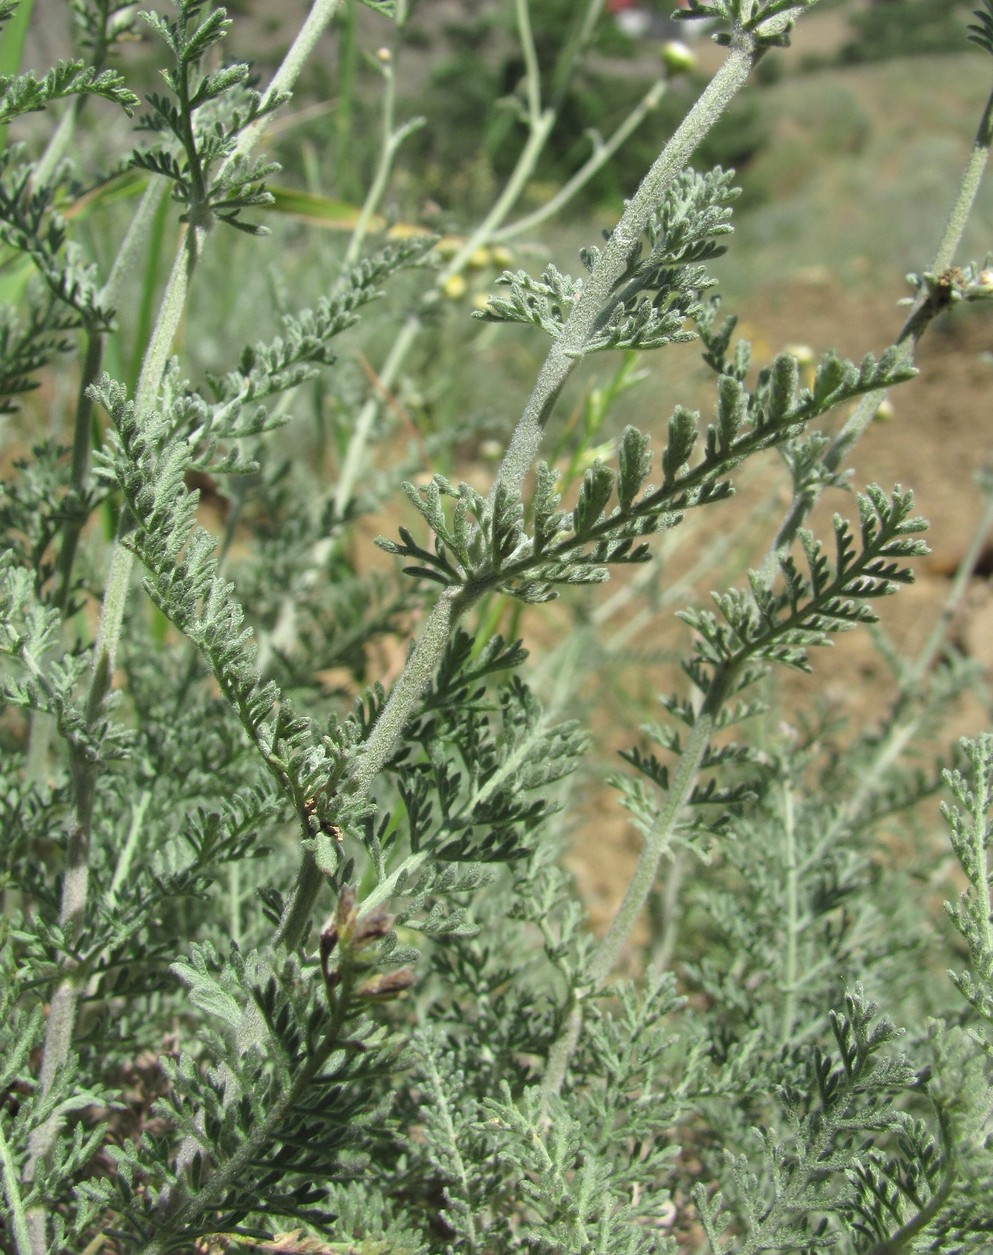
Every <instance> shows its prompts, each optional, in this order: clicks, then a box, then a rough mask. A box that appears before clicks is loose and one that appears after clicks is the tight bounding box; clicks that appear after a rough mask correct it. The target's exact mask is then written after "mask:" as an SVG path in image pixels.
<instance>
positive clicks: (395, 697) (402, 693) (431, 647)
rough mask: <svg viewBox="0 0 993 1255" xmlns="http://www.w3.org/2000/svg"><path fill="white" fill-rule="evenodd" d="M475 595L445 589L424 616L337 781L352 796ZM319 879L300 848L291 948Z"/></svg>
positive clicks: (386, 750)
mask: <svg viewBox="0 0 993 1255" xmlns="http://www.w3.org/2000/svg"><path fill="white" fill-rule="evenodd" d="M474 600H475V598H474V597H473V595H472V594H470V593H467V592H466V591H465V590H463V589H459V588H446V589H445V591H444V592H443V593H442V594H441V596H440V597H439V598H438V600H437V602H436V603H435V606H434V609H433V610H432V611H431V613H430V614H429V615H428V617H427V618H426V619H425V620H424V624H423V626H422V628H421V632H420V635H419V636H418V638H417V642H416V644H415V645H414V648H413V650H412V651H411V654H410V657H409V658H408V659H407V665H406V666H405V667H404V669H403V671H402V673H401V675H400V678H399V679H398V680H397V682H396V684H394V686H393V689H392V691H391V693H390V696H389V700H388V701H387V703H386V705H385V706H384V707H383V710H382V713H381V714H380V716H379V718H378V719H377V720H376V723H375V726H374V727H373V729H372V732H371V733H370V734H369V739H368V740H367V741H366V742H365V744H364V745H363V746H362V748H361V750H360V751H359V753H358V755H357V757H356V759H355V762H354V763H353V765H352V768H351V770H350V772H349V774H348V778H347V781H346V782H345V784H343V785H342V788H343V789H345V790H347V791H348V793H349V794H350V795H351V796H352V797H354V798H357V799H362V800H365V799H366V798H368V797H369V796H370V795H371V793H372V787H373V785H374V783H375V781H376V778H377V776H378V775H379V773H380V772H381V771H382V769H383V767H384V766H385V765H386V763H387V762H388V761H389V760H390V758H391V757H392V756H393V754H394V753H395V752H396V750H397V748H398V746H399V745H400V742H401V740H402V737H403V730H404V728H405V727H406V726H407V723H408V721H409V720H410V718H411V717H412V716H413V714H414V713H415V712H416V710H417V706H418V703H419V702H420V699H421V697H422V696H423V694H424V692H425V690H426V689H427V687H428V685H429V684H430V683H431V681H432V679H433V678H434V674H435V671H436V670H437V666H438V663H439V662H440V660H441V656H442V654H443V653H444V652H445V647H446V645H447V644H448V638H449V637H450V635H451V633H452V630H453V629H454V627H455V624H456V623H457V622H458V620H459V618H460V617H461V616H462V615H463V614H464V613H465V612H466V610H467V609H468V608H469V607H470V606H471V605H472V603H473V601H474ZM323 883H324V878H323V876H322V875H321V872H320V869H319V868H318V866H317V861H316V859H315V858H314V856H313V854H312V853H310V851H305V852H304V857H303V859H302V860H301V865H300V870H299V871H298V873H297V879H296V884H295V885H294V887H293V893H292V895H291V896H290V900H289V902H288V903H287V906H286V911H285V912H284V914H283V918H282V919H281V920H280V924H279V929H278V930H277V934H276V940H277V942H282V943H283V944H284V945H286V946H287V947H289V948H290V949H291V950H293V949H296V948H297V947H299V946H301V945H303V944H304V942H305V941H306V937H307V933H308V931H309V929H310V922H311V912H312V910H313V906H314V901H315V899H316V897H317V894H318V892H319V891H320V888H321V885H322V884H323Z"/></svg>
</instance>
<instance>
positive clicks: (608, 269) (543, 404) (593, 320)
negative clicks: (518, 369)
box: [489, 33, 760, 507]
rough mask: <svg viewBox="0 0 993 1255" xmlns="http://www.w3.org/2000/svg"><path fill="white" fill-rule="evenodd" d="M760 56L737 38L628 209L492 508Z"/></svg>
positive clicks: (558, 351)
mask: <svg viewBox="0 0 993 1255" xmlns="http://www.w3.org/2000/svg"><path fill="white" fill-rule="evenodd" d="M759 55H760V50H759V48H758V46H757V42H756V40H755V37H754V36H752V35H751V34H748V33H741V34H739V35H738V36H737V37H736V39H735V41H734V44H733V46H732V48H731V50H730V52H729V53H728V56H727V57H726V58H725V60H724V63H723V65H722V66H721V68H720V69H719V70H718V71H717V73H716V74H715V75H714V77H713V79H711V81H710V83H709V85H708V86H707V88H706V89H705V91H704V92H703V93H702V95H701V96H700V98H699V99H698V100H697V102H696V104H695V105H694V106H693V108H692V109H691V110H690V111H689V113H688V114H687V115H686V117H685V119H684V120H683V122H682V124H681V125H680V127H679V129H678V130H677V131H676V133H675V135H673V137H672V139H671V140H670V141H669V143H668V144H667V145H666V146H665V148H664V149H663V151H662V152H661V154H660V155H659V157H658V159H657V160H656V162H655V164H654V165H653V166H652V168H651V170H650V171H649V172H648V174H647V175H646V177H645V179H644V180H643V182H642V184H641V186H640V187H639V188H638V190H637V192H636V193H635V194H634V196H633V197H632V198H631V200H630V201H628V204H627V207H626V208H625V210H624V213H623V214H622V215H621V219H620V221H619V222H618V224H617V227H616V228H615V230H614V232H613V233H612V235H611V237H610V239H609V240H608V241H607V244H606V246H605V247H604V249H603V251H602V252H601V254H600V257H599V258H598V260H597V263H596V265H595V266H594V268H593V271H592V273H591V274H590V276H589V278H588V279H587V280H586V282H585V283H584V285H583V292H582V295H581V296H580V298H579V300H578V301H577V302H576V304H575V306H574V307H573V310H572V313H571V314H570V315H569V319H568V321H567V322H566V324H565V326H564V327H563V328H562V332H561V334H560V336H559V338H558V339H557V340H556V341H555V342H554V344H553V345H552V348H551V350H550V351H549V353H548V356H547V357H546V358H545V362H544V365H543V366H542V368H541V371H540V372H539V375H538V379H537V382H536V383H535V386H534V389H533V391H532V393H531V396H530V398H529V400H528V403H527V406H526V407H525V410H524V413H523V415H522V416H521V419H520V421H519V423H518V424H517V428H516V430H515V432H514V434H513V437H512V439H511V442H510V445H509V447H508V449H507V452H506V454H505V455H504V459H503V462H502V463H501V465H500V469H499V471H498V473H497V477H496V480H495V481H494V484H493V488H492V490H491V492H490V496H489V503H490V505H491V507H492V504H493V501H494V499H495V497H496V493H497V491H498V489H500V488H504V489H505V490H506V491H507V492H508V495H509V496H510V497H511V498H513V497H516V496H518V495H519V494H520V492H521V490H522V488H523V487H524V481H525V479H526V478H527V475H528V473H529V471H530V469H531V467H532V465H533V463H534V459H535V456H536V455H537V452H538V448H539V446H540V444H541V439H542V434H543V432H544V429H545V424H546V423H547V421H548V418H549V415H550V414H551V412H552V410H553V409H554V407H555V403H556V401H557V400H558V398H559V395H560V394H561V392H562V388H563V387H564V386H565V383H566V380H567V379H568V377H569V375H570V374H571V373H572V371H573V370H574V369H575V367H576V364H577V363H578V362H579V361H580V359H581V358H582V357H583V355H584V352H585V351H586V343H587V341H588V340H589V337H590V336H591V335H592V333H593V332H594V330H595V329H596V325H597V319H598V318H599V317H600V315H601V313H602V311H603V310H604V309H605V308H606V306H607V305H608V303H609V301H610V299H611V297H612V295H613V292H614V288H615V287H616V285H617V283H618V282H619V280H620V278H621V275H622V274H623V273H624V270H625V267H626V265H627V263H628V261H629V259H630V257H631V253H632V251H633V250H634V249H635V248H636V247H637V245H638V243H639V241H640V240H641V237H642V236H643V234H644V232H645V230H646V229H647V227H648V223H649V221H650V219H651V216H652V213H653V211H654V210H655V208H656V207H657V206H658V205H659V204H660V203H661V201H662V199H663V197H664V196H665V194H666V192H667V191H668V189H669V187H670V186H671V185H672V182H673V180H674V179H675V178H676V176H677V175H678V174H679V173H680V172H681V171H682V170H683V169H684V168H685V166H686V163H687V162H688V161H689V159H690V157H691V156H692V155H693V153H694V152H695V150H696V149H697V147H698V146H699V144H700V142H701V140H702V139H703V138H704V136H705V135H706V134H707V132H708V131H709V130H710V129H711V127H712V126H713V125H714V123H715V122H716V121H717V119H718V118H719V117H720V115H721V114H722V113H723V112H724V110H725V109H726V108H727V106H728V105H729V104H730V102H731V100H732V99H733V98H734V96H735V94H736V93H737V92H738V91H739V90H740V89H741V88H742V87H743V86H744V83H745V81H746V79H747V78H748V75H749V72H750V71H751V68H752V66H753V65H754V64H755V61H756V60H757V58H758V56H759Z"/></svg>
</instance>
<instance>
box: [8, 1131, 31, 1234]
mask: <svg viewBox="0 0 993 1255" xmlns="http://www.w3.org/2000/svg"><path fill="white" fill-rule="evenodd" d="M0 1177H2V1178H3V1193H4V1197H5V1198H6V1200H7V1216H8V1217H9V1223H10V1236H11V1238H12V1239H13V1242H14V1246H13V1249H14V1251H15V1252H16V1255H32V1249H33V1248H32V1245H31V1234H30V1231H29V1227H28V1217H27V1212H26V1211H25V1209H24V1200H23V1199H22V1198H21V1184H20V1182H19V1181H18V1179H17V1165H16V1164H15V1163H14V1156H13V1155H12V1154H11V1153H10V1146H9V1145H8V1143H7V1139H6V1138H5V1137H4V1134H3V1125H2V1124H0Z"/></svg>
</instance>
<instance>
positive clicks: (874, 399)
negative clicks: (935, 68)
mask: <svg viewBox="0 0 993 1255" xmlns="http://www.w3.org/2000/svg"><path fill="white" fill-rule="evenodd" d="M991 146H993V92H991V93H990V95H989V97H988V98H987V101H986V107H985V108H984V110H983V116H982V118H981V119H980V123H979V127H978V129H977V131H976V138H975V139H974V140H973V144H972V150H971V152H970V153H969V159H968V161H967V162H966V164H965V168H964V170H963V171H962V177H961V179H960V180H959V186H958V191H957V193H956V196H955V201H954V204H953V205H952V209H951V212H950V213H949V215H948V220H947V221H946V223H945V227H944V230H943V231H942V233H941V239H940V240H939V242H938V247H937V248H936V249H935V253H934V258H933V260H932V262H931V267H930V270H929V273H930V274H932V275H940V274H941V273H942V272H943V271H945V270H947V269H948V267H949V266H950V265H951V264H952V261H953V260H954V257H955V253H956V250H957V249H958V246H959V244H960V243H961V242H962V234H963V232H964V231H965V225H966V222H967V221H968V218H969V215H970V214H971V212H972V207H973V204H974V203H975V200H976V195H977V194H978V192H979V185H980V182H981V181H982V177H983V174H984V172H985V170H986V166H987V164H988V162H989V156H990V148H991ZM938 312H939V310H938V309H937V307H936V306H935V304H934V301H933V299H932V296H931V292H930V291H929V289H928V288H927V286H926V285H923V284H922V286H921V290H920V291H919V292H918V294H917V297H916V299H915V300H914V303H913V305H912V306H911V310H910V313H909V314H908V315H907V319H906V321H905V322H904V324H903V327H902V328H901V330H900V334H899V336H898V337H897V340H896V343H897V344H899V345H903V346H904V351H905V354H906V358H907V361H908V362H912V361H913V359H914V355H915V353H916V351H917V345H918V343H919V342H920V339H921V336H922V335H923V334H924V332H925V331H926V330H927V327H928V326H929V324H930V322H931V320H932V319H933V318H934V316H935V314H936V313H938ZM885 395H886V393H885V392H883V391H879V392H868V393H866V395H865V396H864V397H863V398H862V399H861V401H859V403H858V405H856V407H855V409H854V411H853V412H852V414H851V415H850V417H849V418H848V420H847V421H846V422H845V424H844V426H843V427H842V428H841V430H840V431H839V432H838V434H837V436H835V438H834V440H832V442H831V444H830V445H829V446H828V447H827V449H826V450H825V452H824V456H823V458H822V463H823V465H824V467H825V468H826V469H827V470H828V471H831V472H835V471H837V470H838V469H839V467H840V466H841V464H842V462H843V461H844V459H845V458H846V457H847V456H848V454H849V452H850V451H851V449H852V448H853V446H854V445H855V444H856V442H857V441H858V440H859V439H860V438H861V436H862V434H863V432H864V431H865V430H866V428H867V427H868V426H869V424H870V423H871V422H872V420H873V418H874V417H875V415H876V411H877V410H878V409H879V406H880V405H881V404H882V401H883V398H884V397H885ZM816 501H817V494H814V495H813V496H805V497H798V498H797V499H796V500H795V501H794V502H793V505H792V508H791V510H790V513H789V515H788V517H787V518H786V520H785V521H784V523H783V525H782V527H781V528H780V529H779V532H778V534H777V536H776V539H775V541H774V542H773V545H772V547H771V548H770V550H769V553H768V554H767V555H766V558H765V561H764V563H763V566H762V574H763V577H764V578H765V579H767V580H769V579H771V578H772V576H773V574H774V573H775V571H776V569H777V566H778V562H779V558H780V556H781V555H783V554H785V553H786V552H787V551H788V550H789V548H790V546H791V545H792V544H793V542H794V541H795V540H796V536H797V533H798V532H799V530H800V528H801V527H802V526H803V523H804V520H805V519H806V518H808V517H809V515H810V512H811V510H812V509H813V508H814V504H815V502H816Z"/></svg>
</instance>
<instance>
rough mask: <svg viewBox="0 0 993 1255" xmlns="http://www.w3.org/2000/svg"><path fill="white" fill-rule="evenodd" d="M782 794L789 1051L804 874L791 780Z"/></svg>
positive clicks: (784, 1032)
mask: <svg viewBox="0 0 993 1255" xmlns="http://www.w3.org/2000/svg"><path fill="white" fill-rule="evenodd" d="M782 792H783V839H784V841H785V844H786V850H785V853H786V858H785V864H786V886H785V889H786V924H785V927H786V954H785V955H784V957H783V967H784V972H783V1014H782V1024H781V1028H780V1035H779V1040H780V1044H781V1045H782V1046H783V1048H784V1049H785V1047H786V1046H788V1045H789V1043H790V1042H791V1041H792V1040H793V1026H794V1021H795V1019H796V986H797V953H798V952H797V937H798V933H799V926H800V925H799V910H800V874H799V868H798V866H797V848H796V816H795V813H794V808H793V788H792V785H791V783H790V781H789V780H788V779H787V780H784V781H783V784H782Z"/></svg>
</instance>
